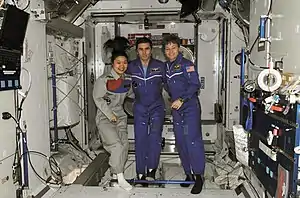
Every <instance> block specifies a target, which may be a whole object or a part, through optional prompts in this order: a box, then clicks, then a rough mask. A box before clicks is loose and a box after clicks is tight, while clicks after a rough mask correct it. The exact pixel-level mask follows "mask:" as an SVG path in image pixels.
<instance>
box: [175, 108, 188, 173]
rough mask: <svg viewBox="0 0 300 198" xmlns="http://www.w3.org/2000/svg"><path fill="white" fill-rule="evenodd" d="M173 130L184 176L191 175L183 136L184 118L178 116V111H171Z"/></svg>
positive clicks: (184, 136)
mask: <svg viewBox="0 0 300 198" xmlns="http://www.w3.org/2000/svg"><path fill="white" fill-rule="evenodd" d="M172 114H173V128H174V133H175V139H176V147H177V150H178V152H179V157H180V161H181V164H182V166H183V169H184V172H185V173H186V174H190V173H191V166H190V160H189V152H188V148H187V145H186V140H185V139H186V135H185V130H184V129H185V128H184V124H183V123H184V118H183V115H182V114H180V113H179V112H178V111H175V110H173V111H172Z"/></svg>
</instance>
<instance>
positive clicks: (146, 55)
mask: <svg viewBox="0 0 300 198" xmlns="http://www.w3.org/2000/svg"><path fill="white" fill-rule="evenodd" d="M137 53H138V55H139V57H140V59H141V60H142V61H143V62H148V61H149V60H150V58H151V46H150V43H140V44H138V46H137Z"/></svg>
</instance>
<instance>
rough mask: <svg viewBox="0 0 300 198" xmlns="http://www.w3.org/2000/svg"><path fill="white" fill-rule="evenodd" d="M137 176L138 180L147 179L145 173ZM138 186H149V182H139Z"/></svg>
mask: <svg viewBox="0 0 300 198" xmlns="http://www.w3.org/2000/svg"><path fill="white" fill-rule="evenodd" d="M137 178H138V180H141V181H146V176H145V175H143V176H142V177H139V175H138V176H137ZM137 186H142V187H148V184H147V183H138V184H137Z"/></svg>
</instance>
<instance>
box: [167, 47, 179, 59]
mask: <svg viewBox="0 0 300 198" xmlns="http://www.w3.org/2000/svg"><path fill="white" fill-rule="evenodd" d="M165 54H166V57H167V58H168V59H169V60H170V61H171V62H173V61H175V60H176V58H177V56H178V54H179V46H178V45H177V43H172V42H170V43H168V44H167V45H166V46H165Z"/></svg>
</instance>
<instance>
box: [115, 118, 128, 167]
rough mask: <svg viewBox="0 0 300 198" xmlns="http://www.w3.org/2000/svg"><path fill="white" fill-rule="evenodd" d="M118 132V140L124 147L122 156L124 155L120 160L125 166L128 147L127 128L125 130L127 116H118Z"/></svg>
mask: <svg viewBox="0 0 300 198" xmlns="http://www.w3.org/2000/svg"><path fill="white" fill-rule="evenodd" d="M117 128H118V134H119V137H120V141H121V143H122V145H123V147H124V149H123V154H122V156H123V157H124V160H123V161H121V163H122V164H123V166H124V167H125V164H126V162H127V159H128V149H129V141H128V130H127V116H122V117H119V118H118V124H117Z"/></svg>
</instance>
